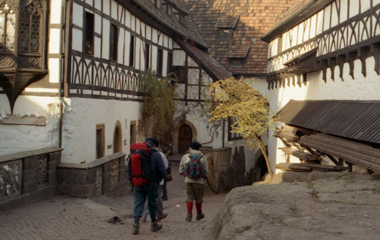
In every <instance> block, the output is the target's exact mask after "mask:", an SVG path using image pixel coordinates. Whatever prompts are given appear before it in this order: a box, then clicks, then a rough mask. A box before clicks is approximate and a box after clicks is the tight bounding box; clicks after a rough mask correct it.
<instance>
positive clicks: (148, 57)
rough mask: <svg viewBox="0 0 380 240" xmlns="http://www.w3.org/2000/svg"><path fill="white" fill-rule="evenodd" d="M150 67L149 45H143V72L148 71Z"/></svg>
mask: <svg viewBox="0 0 380 240" xmlns="http://www.w3.org/2000/svg"><path fill="white" fill-rule="evenodd" d="M149 67H150V45H149V43H145V70H148V69H149Z"/></svg>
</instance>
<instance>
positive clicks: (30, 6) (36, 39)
mask: <svg viewBox="0 0 380 240" xmlns="http://www.w3.org/2000/svg"><path fill="white" fill-rule="evenodd" d="M41 10H42V7H41V5H40V4H39V2H38V1H28V2H26V3H24V4H23V6H22V8H21V9H20V23H19V28H20V29H19V36H18V40H19V43H18V44H19V45H18V49H19V52H20V53H40V39H41V37H42V36H40V33H41V25H42V18H41Z"/></svg>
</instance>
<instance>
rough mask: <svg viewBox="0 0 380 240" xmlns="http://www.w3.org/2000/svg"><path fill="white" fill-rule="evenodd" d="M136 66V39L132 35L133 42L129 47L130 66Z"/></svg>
mask: <svg viewBox="0 0 380 240" xmlns="http://www.w3.org/2000/svg"><path fill="white" fill-rule="evenodd" d="M134 64H135V37H134V36H132V35H131V42H130V45H129V66H131V67H133V66H134Z"/></svg>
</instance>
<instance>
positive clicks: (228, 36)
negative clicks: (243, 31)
mask: <svg viewBox="0 0 380 240" xmlns="http://www.w3.org/2000/svg"><path fill="white" fill-rule="evenodd" d="M233 34H234V30H233V29H232V28H230V29H219V38H218V40H219V41H232V37H233Z"/></svg>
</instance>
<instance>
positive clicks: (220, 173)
mask: <svg viewBox="0 0 380 240" xmlns="http://www.w3.org/2000/svg"><path fill="white" fill-rule="evenodd" d="M237 148H238V150H236V151H234V154H233V155H232V159H231V158H227V157H222V156H221V155H219V156H218V155H215V154H211V155H210V156H207V158H208V161H209V166H210V180H211V181H212V182H211V185H212V186H213V187H216V188H217V190H218V191H219V192H229V191H230V190H231V189H233V188H235V187H240V186H246V185H251V184H252V183H253V182H255V181H260V180H262V178H263V176H264V175H265V174H266V173H267V170H268V169H267V168H266V164H265V160H264V158H263V157H259V158H258V160H257V162H256V163H255V167H254V168H252V169H251V170H250V171H249V172H246V169H245V166H246V164H245V158H246V156H245V154H244V147H243V146H239V147H237ZM223 155H224V156H231V154H230V155H228V153H227V152H224V154H223ZM231 160H232V161H231Z"/></svg>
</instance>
